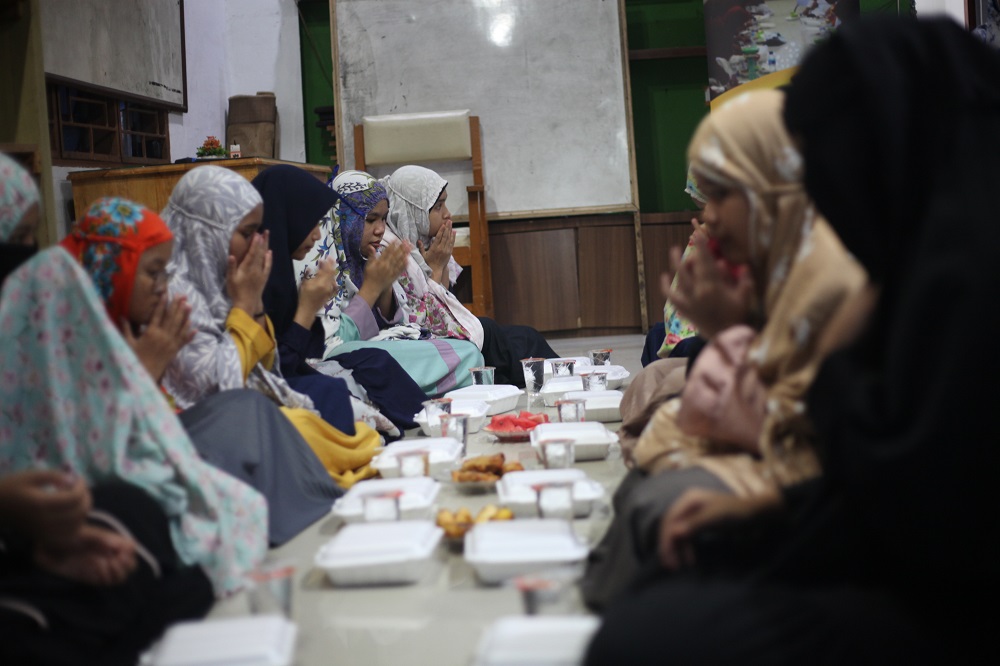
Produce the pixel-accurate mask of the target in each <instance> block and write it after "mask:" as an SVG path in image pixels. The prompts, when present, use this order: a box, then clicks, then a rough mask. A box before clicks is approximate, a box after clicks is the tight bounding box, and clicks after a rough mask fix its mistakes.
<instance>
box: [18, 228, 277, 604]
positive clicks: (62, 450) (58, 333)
mask: <svg viewBox="0 0 1000 666" xmlns="http://www.w3.org/2000/svg"><path fill="white" fill-rule="evenodd" d="M93 284H94V282H93V280H91V279H90V277H89V276H88V275H87V274H86V273H85V272H84V271H83V269H82V268H81V267H80V264H79V263H78V262H77V261H76V260H74V259H73V257H71V256H70V255H69V254H67V253H66V251H65V250H64V249H63V248H61V247H54V248H51V249H49V250H46V251H44V252H41V253H39V254H38V255H36V256H35V258H34V259H32V260H31V261H29V262H28V263H26V264H24V265H23V266H21V268H19V269H18V270H17V271H15V272H14V273H13V274H11V276H10V277H9V278H8V279H7V282H6V283H5V284H4V287H3V293H2V297H0V368H2V370H0V404H2V405H3V409H2V410H0V451H2V455H0V474H7V473H10V472H16V471H20V470H26V469H45V468H49V469H65V470H72V471H74V472H76V473H77V474H80V475H81V476H82V477H83V478H84V479H85V480H86V481H87V482H88V483H91V484H93V483H99V482H101V481H105V480H108V479H121V480H125V481H128V482H129V483H131V484H134V485H136V486H138V487H140V488H142V489H143V490H145V491H146V492H147V493H149V494H150V496H152V497H153V498H154V499H155V500H156V501H157V502H158V503H159V504H160V506H162V507H163V509H164V511H165V512H166V514H167V516H168V518H169V520H170V534H171V537H172V540H173V543H174V546H175V548H176V549H177V552H178V553H179V554H180V556H181V559H182V560H183V561H184V562H185V563H187V564H198V565H200V566H201V567H202V568H203V569H204V570H205V572H206V573H207V574H208V576H209V578H210V579H211V580H212V582H213V584H214V587H215V591H216V593H217V594H218V595H220V596H221V595H224V594H226V593H230V592H234V591H236V590H237V589H239V588H240V587H241V585H242V580H241V579H242V577H243V575H244V574H245V573H246V572H247V571H249V570H251V569H252V568H253V567H254V566H256V565H257V564H258V563H259V562H260V561H261V560H262V559H263V558H264V555H265V553H266V552H267V505H266V503H265V501H264V498H263V497H261V496H260V495H259V494H258V493H257V492H256V491H255V490H253V489H252V488H250V487H249V486H247V485H244V484H243V483H242V482H240V481H238V480H236V479H234V478H232V477H231V476H229V475H228V474H225V473H224V472H222V471H220V470H218V469H216V468H214V467H212V466H211V465H209V464H207V463H205V462H203V461H202V460H201V458H200V457H199V456H198V454H197V452H196V451H195V449H194V447H193V445H192V444H191V441H190V440H189V439H188V436H187V434H186V433H185V432H184V428H183V427H182V426H181V423H180V421H179V420H178V419H177V417H176V415H175V414H174V413H173V411H172V410H171V408H170V406H169V405H168V404H167V402H166V401H165V400H164V399H163V396H162V395H161V394H160V392H159V391H158V390H157V387H156V385H155V384H154V383H153V380H152V379H151V378H150V377H149V374H148V373H147V372H146V370H145V368H143V367H142V365H141V363H140V362H139V360H138V358H136V356H135V354H134V353H132V350H131V349H129V347H128V345H127V344H126V343H125V340H124V339H123V338H122V337H121V335H120V334H119V333H118V331H117V329H116V328H115V326H114V325H112V323H111V321H110V320H109V319H108V315H107V311H106V309H105V306H104V303H103V302H102V301H101V299H100V298H99V296H98V294H97V292H96V291H95V290H94V286H93Z"/></svg>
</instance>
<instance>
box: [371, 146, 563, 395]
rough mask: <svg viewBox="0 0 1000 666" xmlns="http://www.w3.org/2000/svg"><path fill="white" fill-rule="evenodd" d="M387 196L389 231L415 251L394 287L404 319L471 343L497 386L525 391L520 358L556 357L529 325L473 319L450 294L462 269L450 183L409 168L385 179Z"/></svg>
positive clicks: (404, 168) (420, 168)
mask: <svg viewBox="0 0 1000 666" xmlns="http://www.w3.org/2000/svg"><path fill="white" fill-rule="evenodd" d="M382 182H383V184H384V185H385V188H386V191H387V192H388V195H389V218H388V226H389V232H390V233H391V234H392V237H393V238H399V239H401V240H403V241H406V242H408V243H410V245H411V246H412V247H413V249H412V251H411V252H410V257H409V262H408V264H407V269H406V272H405V274H403V275H401V276H400V279H399V280H398V283H397V285H396V287H395V289H396V293H397V298H398V300H399V302H400V303H401V307H403V308H404V310H405V312H406V316H407V318H408V319H409V320H410V321H412V322H415V323H417V324H419V325H421V326H425V327H427V328H429V329H430V330H431V333H432V334H434V335H435V336H437V337H444V338H461V339H466V340H471V341H473V342H474V343H476V346H477V347H479V348H480V349H481V350H482V352H483V356H484V358H485V359H486V364H487V365H491V366H493V367H495V368H496V371H495V380H496V382H497V383H498V384H514V385H515V386H518V387H520V388H524V371H523V369H522V367H521V359H522V358H530V357H536V358H556V357H558V356H559V355H558V354H557V353H556V352H555V351H553V350H552V348H551V347H550V346H549V344H548V343H547V342H546V341H545V338H543V337H542V335H541V334H540V333H539V332H538V331H536V330H535V329H534V328H531V327H530V326H501V325H500V324H498V323H497V322H496V321H494V320H493V319H490V318H488V317H479V318H478V319H477V317H475V315H473V314H472V313H471V312H469V311H468V309H466V307H465V306H464V305H462V303H461V302H460V301H459V300H458V299H457V298H456V297H455V296H454V294H452V293H451V292H450V291H449V289H450V288H451V287H452V286H453V285H454V284H455V281H456V280H457V279H458V275H459V273H461V271H462V268H461V266H459V265H458V263H457V262H456V261H455V259H454V258H453V257H452V256H451V253H452V248H453V247H454V240H455V234H454V232H453V231H452V223H451V213H450V212H449V210H448V205H447V203H446V201H447V199H448V190H447V188H448V181H446V180H445V179H444V178H442V177H441V176H439V175H438V174H437V173H435V172H434V171H431V170H430V169H426V168H424V167H421V166H416V165H407V166H404V167H400V168H399V169H396V171H395V172H394V173H393V174H392V175H391V176H388V177H386V178H384V179H383V181H382Z"/></svg>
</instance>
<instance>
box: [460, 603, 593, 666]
mask: <svg viewBox="0 0 1000 666" xmlns="http://www.w3.org/2000/svg"><path fill="white" fill-rule="evenodd" d="M600 626H601V620H600V618H599V617H596V616H593V615H581V616H551V617H546V616H524V615H514V616H509V617H502V618H500V619H499V620H497V621H496V622H494V623H493V624H491V625H490V626H489V627H488V628H487V629H486V631H485V632H483V635H482V637H481V638H480V639H479V645H478V646H477V648H476V657H475V662H473V663H474V666H528V665H529V664H530V665H531V666H576V665H577V664H582V663H583V658H584V655H585V654H586V652H587V645H589V644H590V639H591V638H592V637H593V635H594V633H595V632H596V631H597V628H598V627H600Z"/></svg>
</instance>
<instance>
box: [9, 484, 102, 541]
mask: <svg viewBox="0 0 1000 666" xmlns="http://www.w3.org/2000/svg"><path fill="white" fill-rule="evenodd" d="M91 504H92V499H91V496H90V491H89V490H88V489H87V486H86V484H85V483H84V482H83V479H81V478H80V477H78V476H76V475H74V474H67V473H66V472H61V471H57V470H25V471H22V472H14V473H12V474H7V475H6V476H3V477H0V525H2V526H4V527H8V528H10V529H13V530H14V531H16V532H19V533H21V534H23V535H25V536H27V537H28V538H30V539H32V540H33V541H34V542H35V543H36V544H41V545H43V546H46V547H51V548H60V547H64V546H65V545H66V544H68V543H70V542H71V541H72V539H73V538H74V536H75V535H76V533H77V531H78V530H79V529H80V527H81V526H82V525H83V522H84V520H85V518H86V516H87V512H88V511H90V507H91Z"/></svg>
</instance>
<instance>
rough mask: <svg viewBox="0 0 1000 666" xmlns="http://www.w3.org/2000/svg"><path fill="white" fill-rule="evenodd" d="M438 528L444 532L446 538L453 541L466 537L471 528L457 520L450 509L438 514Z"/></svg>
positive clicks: (442, 510)
mask: <svg viewBox="0 0 1000 666" xmlns="http://www.w3.org/2000/svg"><path fill="white" fill-rule="evenodd" d="M437 524H438V527H440V528H441V529H443V530H444V533H445V535H446V536H448V537H449V538H451V539H460V538H462V537H463V536H465V533H466V531H468V529H469V526H468V524H467V523H462V522H459V521H458V520H456V518H455V514H454V513H452V512H451V511H449V510H448V509H441V510H440V511H438V514H437Z"/></svg>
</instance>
